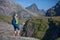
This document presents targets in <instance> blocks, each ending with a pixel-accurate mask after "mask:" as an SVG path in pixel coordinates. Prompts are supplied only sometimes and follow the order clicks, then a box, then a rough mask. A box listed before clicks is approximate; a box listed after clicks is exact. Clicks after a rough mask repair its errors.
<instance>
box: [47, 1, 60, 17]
mask: <svg viewBox="0 0 60 40" xmlns="http://www.w3.org/2000/svg"><path fill="white" fill-rule="evenodd" d="M46 16H60V1H59V2H58V3H57V4H56V5H55V6H53V7H52V8H50V9H48V10H47V13H46Z"/></svg>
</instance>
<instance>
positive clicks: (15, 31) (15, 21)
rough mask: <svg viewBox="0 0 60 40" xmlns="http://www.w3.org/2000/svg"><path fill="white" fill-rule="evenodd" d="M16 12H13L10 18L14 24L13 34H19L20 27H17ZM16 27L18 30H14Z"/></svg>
mask: <svg viewBox="0 0 60 40" xmlns="http://www.w3.org/2000/svg"><path fill="white" fill-rule="evenodd" d="M17 16H18V15H17V13H15V12H14V15H13V19H12V25H13V26H14V36H16V34H17V35H19V34H20V28H19V23H18V17H17ZM16 29H18V31H17V30H16Z"/></svg>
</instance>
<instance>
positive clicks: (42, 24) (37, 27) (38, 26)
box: [27, 16, 60, 39]
mask: <svg viewBox="0 0 60 40" xmlns="http://www.w3.org/2000/svg"><path fill="white" fill-rule="evenodd" d="M48 19H50V20H52V21H53V22H54V23H55V24H56V26H57V27H58V25H59V24H60V16H56V17H40V18H36V17H35V18H32V19H31V20H30V21H29V23H28V25H27V30H29V29H30V28H31V26H30V25H31V24H32V25H33V27H34V32H33V34H32V37H35V38H39V39H42V38H43V36H44V35H45V33H46V30H47V29H48V28H49V25H48V24H49V21H48ZM51 33H53V32H51Z"/></svg>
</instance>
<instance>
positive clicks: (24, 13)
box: [0, 0, 38, 19]
mask: <svg viewBox="0 0 60 40" xmlns="http://www.w3.org/2000/svg"><path fill="white" fill-rule="evenodd" d="M14 11H15V12H17V13H18V16H19V18H20V19H24V18H25V19H29V18H31V17H33V16H38V15H37V14H33V13H32V12H30V11H28V10H27V9H24V8H23V7H22V6H21V5H20V4H17V3H14V2H13V1H11V0H0V14H1V15H3V16H8V17H10V18H12V15H13V12H14Z"/></svg>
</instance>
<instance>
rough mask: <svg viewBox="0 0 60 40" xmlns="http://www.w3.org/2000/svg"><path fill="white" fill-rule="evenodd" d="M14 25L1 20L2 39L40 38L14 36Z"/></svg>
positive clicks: (0, 37) (34, 39)
mask: <svg viewBox="0 0 60 40" xmlns="http://www.w3.org/2000/svg"><path fill="white" fill-rule="evenodd" d="M13 32H14V31H13V26H12V25H11V24H8V23H6V22H3V21H1V20H0V40H38V39H36V38H31V37H21V36H16V37H14V36H13Z"/></svg>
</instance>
